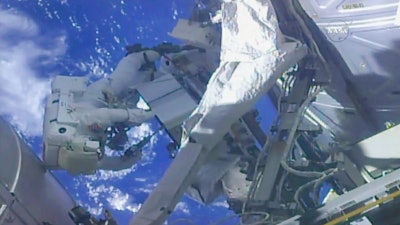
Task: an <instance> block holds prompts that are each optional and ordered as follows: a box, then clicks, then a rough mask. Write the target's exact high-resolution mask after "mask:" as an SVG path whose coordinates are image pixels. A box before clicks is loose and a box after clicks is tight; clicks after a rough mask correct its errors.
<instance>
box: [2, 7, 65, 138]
mask: <svg viewBox="0 0 400 225" xmlns="http://www.w3.org/2000/svg"><path fill="white" fill-rule="evenodd" d="M0 28H1V29H0V105H1V107H0V115H2V116H5V117H7V118H9V120H10V121H11V123H12V124H13V125H14V126H16V127H17V129H18V130H20V131H21V132H22V133H23V134H25V135H27V136H39V135H41V133H42V121H43V113H44V100H45V98H46V96H47V95H48V94H49V92H50V80H49V79H48V78H43V77H42V78H41V77H40V68H43V67H48V66H51V65H52V64H55V63H56V60H57V58H59V56H60V55H62V54H64V53H65V51H66V48H67V46H66V44H65V37H63V36H59V37H56V38H52V39H51V40H48V42H50V43H52V46H51V48H48V47H47V48H46V47H44V46H41V44H40V43H43V39H44V38H45V37H43V36H41V34H40V29H39V27H38V26H37V24H36V23H35V22H34V21H32V20H31V19H29V17H27V16H25V15H23V14H20V13H18V12H16V11H13V10H4V9H0Z"/></svg>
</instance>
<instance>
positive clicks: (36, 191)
mask: <svg viewBox="0 0 400 225" xmlns="http://www.w3.org/2000/svg"><path fill="white" fill-rule="evenodd" d="M74 206H75V201H74V200H73V199H72V197H71V196H70V195H69V194H68V192H67V191H66V190H65V189H64V187H63V186H62V185H61V184H60V183H59V182H58V180H57V179H56V178H55V177H54V176H53V175H52V174H51V173H50V172H49V171H48V170H46V168H45V166H44V165H43V163H42V161H40V160H39V158H37V156H35V154H34V153H33V152H32V150H31V149H30V148H29V146H28V145H27V144H26V143H24V142H23V141H22V139H21V138H20V137H19V136H18V134H17V133H16V132H15V131H14V130H13V129H12V127H11V126H10V125H9V124H8V123H7V122H6V121H5V120H3V119H2V118H0V224H1V225H25V224H29V225H42V224H43V223H44V222H47V223H49V224H52V225H61V224H63V225H64V224H65V225H72V224H73V222H72V220H71V219H70V218H69V217H68V211H69V210H70V209H71V208H72V207H74Z"/></svg>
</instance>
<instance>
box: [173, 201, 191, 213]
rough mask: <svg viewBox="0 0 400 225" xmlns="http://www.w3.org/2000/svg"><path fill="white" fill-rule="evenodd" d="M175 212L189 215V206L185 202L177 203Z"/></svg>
mask: <svg viewBox="0 0 400 225" xmlns="http://www.w3.org/2000/svg"><path fill="white" fill-rule="evenodd" d="M175 211H179V212H182V213H184V214H187V215H189V214H190V210H189V206H188V204H187V203H186V202H179V203H178V204H177V205H176V207H175Z"/></svg>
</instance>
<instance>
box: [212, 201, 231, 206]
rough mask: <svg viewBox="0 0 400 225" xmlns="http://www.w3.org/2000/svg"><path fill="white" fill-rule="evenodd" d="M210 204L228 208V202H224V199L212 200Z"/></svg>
mask: <svg viewBox="0 0 400 225" xmlns="http://www.w3.org/2000/svg"><path fill="white" fill-rule="evenodd" d="M212 206H215V207H223V208H229V205H228V203H227V202H226V200H224V201H219V202H214V203H213V204H212Z"/></svg>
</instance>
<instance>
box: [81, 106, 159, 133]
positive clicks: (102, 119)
mask: <svg viewBox="0 0 400 225" xmlns="http://www.w3.org/2000/svg"><path fill="white" fill-rule="evenodd" d="M153 116H154V113H153V112H151V111H146V110H143V109H138V108H137V109H109V108H99V109H88V110H85V111H84V112H82V113H81V114H78V117H79V118H78V119H79V121H80V123H81V124H82V125H85V126H88V127H92V126H97V127H98V128H99V129H106V128H107V127H110V126H112V125H113V124H114V123H120V122H128V123H132V124H141V123H143V122H145V121H147V120H149V119H151V118H152V117H153Z"/></svg>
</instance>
